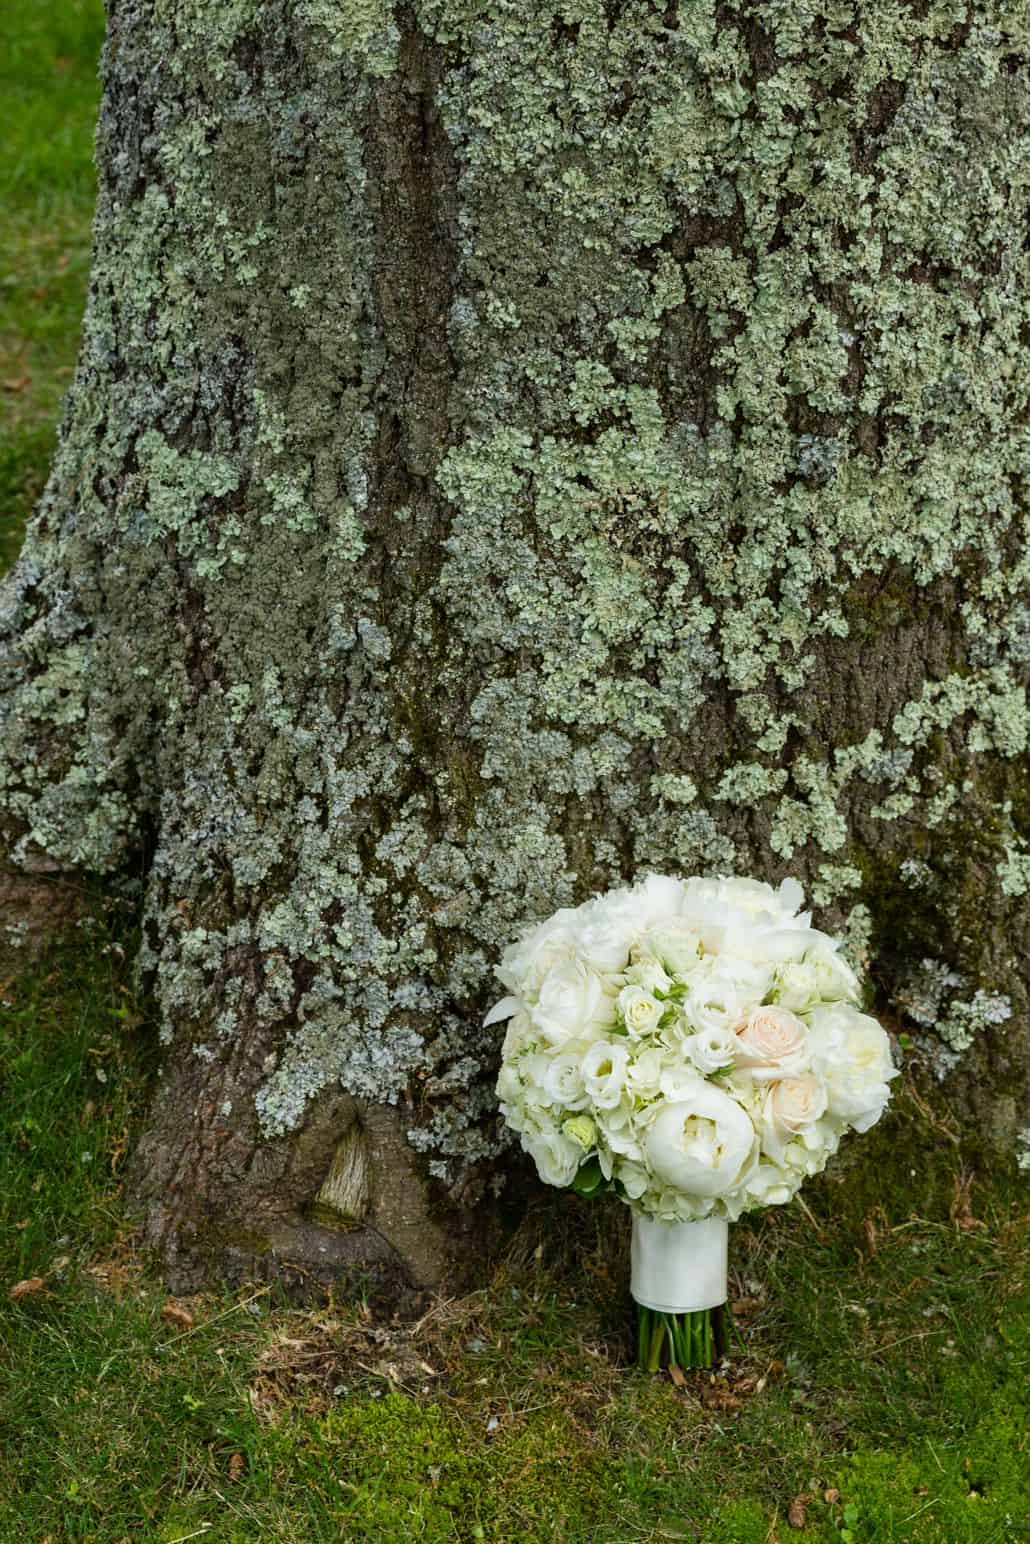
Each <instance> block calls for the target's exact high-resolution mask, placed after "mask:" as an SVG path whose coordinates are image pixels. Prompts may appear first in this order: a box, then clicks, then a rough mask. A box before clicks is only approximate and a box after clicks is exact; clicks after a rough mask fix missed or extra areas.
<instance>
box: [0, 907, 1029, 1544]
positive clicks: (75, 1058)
mask: <svg viewBox="0 0 1030 1544" xmlns="http://www.w3.org/2000/svg"><path fill="white" fill-rule="evenodd" d="M131 920H132V919H131V917H125V916H123V915H122V914H121V913H120V912H119V910H118V908H117V907H116V906H115V905H114V904H113V903H112V902H111V901H110V900H106V901H105V900H104V898H103V897H102V896H95V897H93V898H92V900H91V901H90V904H89V907H88V910H87V912H86V915H85V916H84V917H83V918H82V919H81V921H80V924H79V926H78V927H77V928H76V929H74V930H73V935H72V937H71V938H70V939H68V940H67V941H65V942H57V941H55V942H54V943H52V944H51V946H50V947H49V949H48V951H47V952H46V954H45V955H44V956H43V958H42V959H40V960H39V961H37V962H34V963H33V962H28V963H27V964H26V965H25V966H24V967H23V969H22V970H21V971H20V972H19V973H17V974H16V975H14V976H13V977H10V976H9V978H8V979H7V980H5V981H3V982H2V983H0V987H2V991H3V999H4V1007H3V1009H2V1012H3V1014H4V1021H3V1034H2V1036H0V1084H2V1087H3V1090H4V1097H3V1105H2V1111H0V1166H2V1169H3V1172H4V1174H5V1176H6V1180H5V1185H4V1189H3V1196H2V1201H0V1280H2V1281H3V1282H4V1284H5V1286H6V1289H7V1292H8V1293H9V1290H10V1288H11V1286H12V1285H15V1284H16V1283H18V1282H25V1281H27V1282H28V1283H29V1286H28V1288H27V1289H25V1290H23V1291H22V1292H21V1293H20V1294H16V1296H15V1297H14V1298H13V1299H11V1298H9V1297H8V1299H7V1301H6V1304H5V1307H4V1309H3V1311H2V1312H0V1452H2V1453H3V1455H4V1457H3V1459H2V1460H0V1540H4V1541H7V1540H12V1541H13V1540H15V1539H21V1538H31V1539H36V1538H39V1539H42V1538H47V1539H49V1540H50V1541H51V1544H58V1541H65V1540H77V1541H78V1540H82V1541H87V1540H89V1541H93V1540H104V1541H108V1540H110V1541H112V1544H114V1541H118V1540H122V1539H124V1540H132V1541H135V1540H154V1541H162V1544H170V1541H172V1540H182V1539H184V1538H185V1537H186V1536H187V1535H191V1534H192V1535H193V1536H195V1537H197V1538H201V1537H203V1538H207V1539H211V1540H219V1541H226V1544H229V1541H232V1544H237V1541H249V1540H256V1539H263V1538H274V1539H278V1540H285V1541H294V1540H295V1541H311V1540H314V1541H322V1540H325V1541H330V1540H336V1539H369V1540H394V1539H396V1540H398V1541H400V1540H408V1539H426V1540H441V1541H442V1540H465V1539H470V1540H471V1539H478V1538H482V1539H486V1540H491V1541H501V1540H509V1539H510V1540H515V1539H523V1538H528V1539H534V1540H556V1541H557V1540H562V1541H565V1540H569V1541H573V1540H582V1541H587V1540H590V1541H593V1540H612V1541H620V1544H622V1541H635V1540H650V1539H676V1538H679V1539H686V1540H692V1541H701V1544H769V1541H771V1540H772V1539H774V1538H775V1539H778V1540H779V1541H780V1544H785V1541H786V1540H787V1539H788V1538H793V1537H797V1538H799V1539H807V1540H822V1541H828V1544H829V1541H832V1544H873V1541H876V1544H880V1541H884V1544H887V1541H890V1544H902V1541H903V1540H904V1541H908V1544H963V1541H967V1540H968V1541H969V1544H974V1541H975V1544H993V1541H997V1544H1003V1541H1009V1540H1018V1539H1022V1538H1026V1537H1028V1534H1027V1532H1026V1531H1025V1528H1026V1517H1027V1513H1028V1505H1027V1504H1028V1500H1030V1497H1028V1494H1027V1481H1026V1474H1027V1469H1028V1465H1027V1461H1026V1447H1027V1435H1026V1434H1027V1431H1028V1430H1030V1422H1028V1420H1027V1415H1028V1411H1027V1402H1028V1400H1027V1380H1026V1368H1027V1320H1026V1301H1025V1295H1022V1294H1025V1270H1026V1264H1027V1257H1028V1252H1030V1251H1028V1244H1027V1236H1026V1231H1025V1218H1024V1219H1022V1220H1021V1218H1020V1215H1019V1211H1018V1208H1017V1203H1016V1198H1015V1196H1014V1195H1012V1194H1010V1193H1009V1191H1008V1187H1007V1185H1006V1183H1005V1182H1004V1180H1003V1178H1002V1177H1000V1176H995V1177H993V1178H992V1179H987V1178H986V1177H985V1178H984V1179H983V1180H982V1182H980V1183H975V1182H974V1183H972V1184H970V1182H969V1176H967V1175H965V1174H964V1173H963V1171H962V1169H961V1167H960V1166H959V1163H958V1159H957V1156H956V1152H955V1149H954V1148H953V1147H952V1146H951V1144H948V1143H943V1144H942V1143H940V1142H939V1141H938V1140H937V1137H936V1134H935V1133H934V1132H933V1130H932V1129H929V1128H927V1126H926V1124H925V1121H924V1119H923V1117H922V1115H921V1114H920V1112H919V1110H918V1107H917V1106H916V1105H915V1104H914V1103H912V1102H911V1101H910V1100H908V1099H907V1098H905V1097H902V1099H901V1102H900V1108H899V1111H898V1113H897V1114H896V1116H895V1117H894V1130H893V1133H892V1134H891V1135H892V1143H893V1145H894V1147H895V1162H894V1165H893V1168H892V1170H891V1171H890V1173H889V1178H888V1176H886V1175H885V1173H884V1169H883V1168H882V1166H877V1170H876V1175H877V1177H876V1178H875V1179H874V1178H873V1177H871V1175H870V1173H869V1170H868V1169H867V1168H862V1169H856V1170H854V1171H853V1172H852V1175H851V1176H849V1177H845V1178H842V1179H838V1180H837V1181H835V1182H834V1181H824V1182H821V1183H816V1184H814V1185H812V1186H811V1187H810V1189H809V1191H807V1192H806V1197H807V1200H806V1204H805V1207H804V1208H800V1207H795V1208H791V1209H789V1210H788V1211H787V1212H784V1213H782V1214H777V1213H770V1214H768V1215H767V1216H765V1217H761V1218H758V1219H757V1220H756V1221H754V1222H752V1223H749V1224H743V1223H742V1224H740V1225H738V1226H737V1227H736V1228H735V1229H734V1240H733V1247H734V1275H733V1296H734V1299H735V1302H736V1312H737V1317H738V1320H739V1322H740V1326H741V1330H742V1333H743V1336H744V1341H745V1347H746V1350H745V1351H744V1352H741V1351H739V1350H738V1351H737V1352H736V1353H735V1354H734V1356H733V1357H732V1359H731V1360H730V1361H729V1363H728V1364H727V1365H725V1366H724V1367H722V1368H719V1369H717V1370H716V1371H715V1372H714V1374H712V1375H709V1374H700V1373H699V1374H694V1375H691V1376H689V1377H687V1378H686V1379H685V1380H684V1381H683V1382H682V1385H681V1386H680V1385H678V1384H677V1383H674V1382H673V1381H672V1379H671V1378H670V1377H668V1376H664V1377H651V1376H647V1375H645V1374H641V1373H639V1372H637V1371H636V1369H635V1368H634V1366H633V1346H632V1340H631V1328H630V1324H631V1316H630V1313H629V1304H628V1302H627V1301H626V1297H625V1279H626V1272H625V1259H624V1255H625V1247H626V1238H625V1232H626V1230H625V1218H624V1216H623V1215H622V1214H621V1209H620V1208H618V1206H617V1205H615V1204H614V1203H612V1204H610V1205H606V1204H605V1203H597V1204H591V1203H589V1202H582V1201H579V1200H578V1199H577V1198H575V1197H565V1196H557V1197H555V1198H553V1199H544V1200H542V1201H541V1202H540V1203H539V1204H538V1205H537V1207H536V1208H535V1209H534V1210H533V1211H532V1212H531V1213H530V1215H529V1216H528V1217H527V1219H526V1221H525V1223H524V1224H523V1226H522V1228H521V1230H520V1232H519V1234H518V1235H517V1236H516V1238H515V1240H514V1242H513V1244H512V1247H511V1249H510V1251H509V1253H508V1255H507V1257H506V1259H505V1260H504V1261H503V1262H501V1263H500V1264H499V1265H498V1266H497V1267H496V1269H495V1271H494V1273H493V1276H492V1279H491V1280H490V1282H489V1284H488V1285H487V1286H486V1287H484V1288H483V1290H482V1291H480V1292H477V1293H473V1294H471V1295H470V1296H468V1297H466V1298H463V1299H461V1300H458V1301H438V1302H435V1303H433V1304H432V1305H431V1306H430V1308H429V1310H428V1312H427V1313H426V1314H425V1316H424V1317H423V1319H422V1320H421V1321H420V1322H419V1323H418V1324H410V1323H407V1324H406V1323H400V1322H396V1321H394V1320H392V1319H391V1318H390V1317H389V1315H388V1314H385V1313H383V1312H382V1311H380V1310H377V1309H376V1308H375V1307H374V1306H372V1305H370V1304H369V1303H368V1302H366V1301H364V1300H362V1299H361V1298H360V1297H358V1298H349V1299H345V1300H336V1301H330V1302H329V1303H327V1304H325V1305H323V1306H321V1307H318V1308H307V1309H299V1308H295V1307H290V1306H289V1305H288V1304H285V1303H283V1302H277V1301H274V1300H273V1298H272V1296H271V1294H270V1293H269V1291H268V1289H267V1288H263V1287H254V1288H251V1289H249V1290H246V1291H243V1292H240V1293H238V1294H237V1295H235V1296H225V1295H220V1294H219V1293H217V1292H213V1293H210V1294H206V1295H203V1296H200V1297H196V1298H192V1299H190V1300H188V1301H186V1302H172V1301H170V1300H169V1299H168V1298H167V1297H166V1295H165V1293H164V1291H163V1290H162V1288H161V1285H160V1283H159V1282H158V1281H156V1280H155V1279H154V1278H153V1277H152V1276H150V1275H149V1274H148V1272H147V1270H146V1266H145V1261H144V1260H143V1258H142V1257H141V1254H140V1250H139V1247H138V1241H137V1239H136V1236H135V1234H134V1232H133V1229H132V1227H131V1224H130V1223H129V1222H128V1221H126V1219H125V1218H124V1217H123V1216H122V1214H121V1212H120V1209H119V1195H118V1187H119V1177H120V1172H121V1167H122V1163H123V1161H124V1158H125V1153H126V1150H127V1144H128V1142H129V1141H130V1139H131V1127H132V1122H133V1119H134V1112H135V1111H136V1110H138V1108H139V1107H140V1103H141V1099H142V1097H143V1093H144V1089H145V1082H146V1076H147V1067H148V1057H149V1051H148V1047H149V1044H150V1040H151V1035H150V1028H149V1025H148V1022H147V1017H146V1012H145V1006H143V1007H141V1005H140V1004H139V1003H137V1002H136V1001H135V999H134V997H133V994H132V992H131V990H130V988H129V985H128V976H127V961H128V960H130V959H131V955H132V949H133V937H132V933H131ZM886 1150H887V1149H886V1147H884V1148H881V1149H880V1153H881V1157H882V1155H883V1153H884V1152H885V1151H886ZM899 1155H902V1156H899ZM873 1197H875V1198H876V1199H873ZM790 1518H793V1520H794V1522H795V1523H801V1522H802V1521H803V1527H797V1528H795V1527H793V1526H791V1523H790V1521H789V1519H790Z"/></svg>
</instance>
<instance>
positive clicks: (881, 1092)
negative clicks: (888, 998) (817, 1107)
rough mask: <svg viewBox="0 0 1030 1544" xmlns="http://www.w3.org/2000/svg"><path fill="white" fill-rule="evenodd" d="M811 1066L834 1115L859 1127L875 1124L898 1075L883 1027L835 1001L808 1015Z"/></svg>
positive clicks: (855, 1010) (830, 1111)
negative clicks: (821, 1082) (893, 1080)
mask: <svg viewBox="0 0 1030 1544" xmlns="http://www.w3.org/2000/svg"><path fill="white" fill-rule="evenodd" d="M808 1024H809V1043H810V1045H811V1050H812V1066H813V1070H814V1071H815V1072H816V1073H817V1074H818V1075H819V1076H820V1077H821V1078H822V1079H823V1082H824V1083H825V1085H826V1094H827V1099H828V1101H829V1104H828V1108H829V1113H830V1114H831V1115H834V1116H836V1117H837V1118H838V1119H840V1120H845V1121H847V1123H848V1125H849V1126H852V1127H853V1128H854V1129H855V1130H856V1131H860V1132H861V1131H868V1130H869V1128H870V1126H873V1125H875V1124H876V1122H877V1121H878V1120H879V1119H880V1116H881V1115H882V1114H883V1112H884V1109H885V1108H886V1105H887V1101H888V1099H889V1098H890V1088H889V1086H888V1085H889V1084H890V1082H891V1080H892V1079H893V1078H896V1077H898V1076H899V1073H898V1069H897V1068H896V1067H895V1066H894V1064H893V1062H892V1061H891V1051H890V1041H889V1040H888V1039H887V1035H886V1033H885V1031H884V1030H883V1029H882V1027H881V1026H880V1025H879V1024H878V1023H877V1022H876V1020H875V1019H873V1018H870V1017H869V1015H868V1014H866V1013H860V1012H859V1011H858V1009H857V1008H854V1007H852V1006H851V1004H850V1003H833V1004H831V1005H830V1006H829V1007H820V1008H816V1009H814V1010H813V1011H812V1013H811V1014H810V1015H809V1019H808Z"/></svg>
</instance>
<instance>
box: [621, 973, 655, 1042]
mask: <svg viewBox="0 0 1030 1544" xmlns="http://www.w3.org/2000/svg"><path fill="white" fill-rule="evenodd" d="M619 1012H620V1013H621V1014H622V1017H623V1020H624V1022H625V1025H626V1030H627V1033H628V1034H629V1036H630V1038H631V1039H632V1040H641V1039H643V1037H644V1036H645V1035H653V1034H654V1032H655V1030H656V1029H657V1028H658V1023H659V1020H660V1019H661V1016H662V1012H663V1005H662V1004H661V1003H660V1002H659V1001H658V1000H657V998H655V997H652V996H651V994H650V992H645V991H644V988H643V987H642V986H624V987H623V989H622V991H621V992H620V993H619Z"/></svg>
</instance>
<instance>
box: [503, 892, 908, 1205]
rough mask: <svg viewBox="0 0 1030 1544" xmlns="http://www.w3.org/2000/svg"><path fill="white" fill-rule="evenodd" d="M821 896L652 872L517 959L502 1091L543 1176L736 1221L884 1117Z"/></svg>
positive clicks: (876, 1053) (877, 1064) (871, 1047)
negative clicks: (818, 901)
mask: <svg viewBox="0 0 1030 1544" xmlns="http://www.w3.org/2000/svg"><path fill="white" fill-rule="evenodd" d="M803 899H804V896H803V892H802V889H801V886H800V885H799V884H798V883H797V881H796V880H792V879H786V880H784V881H783V883H782V884H781V885H780V887H779V889H778V890H774V889H773V888H772V887H771V886H770V885H767V884H761V883H759V882H757V881H755V880H749V879H687V880H681V879H674V878H669V877H666V876H664V875H660V874H651V875H649V876H648V877H647V878H646V879H644V880H642V881H641V882H640V883H639V884H636V885H634V886H633V887H632V888H627V889H621V890H613V891H610V892H609V893H608V894H607V895H602V896H597V897H595V898H594V899H593V900H590V901H587V902H585V903H584V904H583V905H582V906H577V907H575V908H574V909H571V908H565V909H562V910H561V911H558V912H555V914H554V915H553V916H552V917H550V918H548V920H547V921H546V922H543V923H541V924H540V925H539V926H538V927H535V928H533V929H532V930H531V931H530V932H528V933H527V934H526V935H525V936H524V937H523V938H522V939H520V940H519V942H517V943H515V944H513V945H512V946H511V947H510V948H508V949H507V950H506V951H505V954H504V957H503V960H502V962H501V965H500V967H499V968H498V972H497V974H498V976H499V977H500V979H501V981H502V982H503V984H504V985H505V987H506V988H507V990H508V993H509V995H508V996H506V997H505V998H504V999H503V1000H502V1001H501V1002H499V1003H498V1004H497V1006H496V1007H495V1008H494V1009H493V1010H492V1012H491V1013H490V1014H489V1015H488V1017H487V1020H486V1022H487V1024H492V1023H497V1022H499V1021H501V1020H503V1019H508V1020H509V1024H508V1029H507V1034H506V1036H505V1040H504V1051H503V1063H502V1066H501V1071H500V1076H499V1078H498V1081H497V1094H498V1098H499V1100H500V1107H501V1111H502V1113H503V1115H504V1117H505V1119H506V1120H507V1122H508V1124H509V1125H510V1126H511V1127H512V1128H513V1130H515V1131H517V1132H518V1133H519V1135H520V1137H521V1140H522V1145H523V1147H524V1148H525V1150H526V1151H527V1152H528V1153H530V1154H531V1155H532V1157H533V1158H534V1160H535V1162H536V1166H537V1169H538V1171H539V1173H540V1177H541V1179H543V1180H544V1181H546V1182H547V1183H548V1184H551V1185H571V1184H572V1183H573V1182H574V1181H576V1179H577V1176H578V1175H581V1174H582V1173H583V1172H585V1169H584V1166H589V1167H590V1168H591V1169H592V1170H593V1171H594V1172H595V1173H596V1172H597V1169H598V1168H599V1171H600V1175H601V1176H603V1178H604V1180H605V1181H610V1182H611V1183H612V1187H613V1188H614V1189H615V1191H616V1193H617V1194H618V1195H619V1196H620V1197H621V1198H622V1199H623V1200H625V1201H627V1202H628V1203H629V1204H630V1205H631V1206H632V1207H633V1209H634V1210H635V1211H637V1212H640V1213H643V1214H645V1215H648V1216H651V1217H655V1218H658V1219H661V1220H662V1221H665V1222H686V1221H691V1220H696V1219H700V1218H703V1217H725V1218H729V1219H731V1220H732V1219H735V1218H737V1217H739V1216H740V1214H741V1213H742V1212H743V1211H746V1210H748V1209H749V1208H752V1207H758V1206H770V1205H778V1204H780V1203H782V1202H784V1201H788V1200H789V1199H790V1197H791V1196H792V1195H793V1194H794V1192H795V1191H796V1190H797V1189H798V1187H799V1186H800V1185H801V1183H802V1181H803V1180H804V1179H805V1178H806V1177H807V1176H808V1175H810V1174H816V1173H818V1172H819V1170H821V1169H822V1168H823V1167H824V1165H825V1164H826V1161H827V1159H828V1158H829V1156H830V1155H831V1154H832V1153H833V1152H835V1151H836V1149H837V1146H838V1144H839V1142H840V1138H841V1136H842V1135H843V1133H844V1132H846V1131H848V1130H854V1131H866V1130H868V1128H869V1127H870V1126H872V1125H873V1123H874V1122H875V1121H877V1120H878V1119H879V1118H880V1116H881V1114H882V1113H883V1110H884V1107H885V1105H886V1103H887V1100H888V1098H889V1095H890V1090H889V1086H888V1085H889V1083H890V1080H891V1079H892V1078H895V1077H897V1075H898V1074H897V1070H896V1069H895V1068H894V1066H893V1065H892V1063H891V1055H890V1046H889V1043H888V1040H887V1036H886V1034H885V1033H884V1031H883V1029H882V1028H881V1027H880V1025H879V1024H878V1023H877V1022H876V1020H875V1019H872V1018H870V1017H869V1016H868V1015H867V1014H864V1013H862V1012H861V1011H860V1010H859V1008H858V1007H857V1002H858V981H857V979H856V977H855V974H854V972H853V971H852V970H851V968H850V967H849V966H848V965H847V964H846V962H845V961H844V959H843V958H842V957H841V954H840V952H839V947H838V944H837V943H836V942H835V941H834V940H833V939H832V938H830V937H828V936H827V935H826V934H825V933H821V932H819V931H818V930H817V929H815V928H813V927H812V925H811V915H810V913H807V912H805V913H802V912H800V907H801V904H802V901H803ZM593 1160H596V1166H595V1164H594V1163H593V1162H592V1161H593Z"/></svg>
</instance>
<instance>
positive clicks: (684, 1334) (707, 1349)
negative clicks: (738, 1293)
mask: <svg viewBox="0 0 1030 1544" xmlns="http://www.w3.org/2000/svg"><path fill="white" fill-rule="evenodd" d="M724 1341H725V1335H724V1326H723V1313H722V1309H720V1308H700V1309H698V1310H697V1311H696V1312H694V1313H659V1312H658V1310H657V1309H654V1308H644V1307H643V1306H642V1305H641V1304H639V1303H638V1304H637V1366H638V1367H639V1368H640V1370H641V1372H657V1371H658V1369H659V1368H660V1367H663V1366H664V1367H671V1366H675V1367H680V1368H682V1369H683V1370H684V1371H689V1370H690V1369H691V1368H693V1367H711V1366H712V1363H713V1362H714V1361H715V1358H716V1356H718V1355H720V1354H721V1352H722V1350H723V1348H724Z"/></svg>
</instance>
